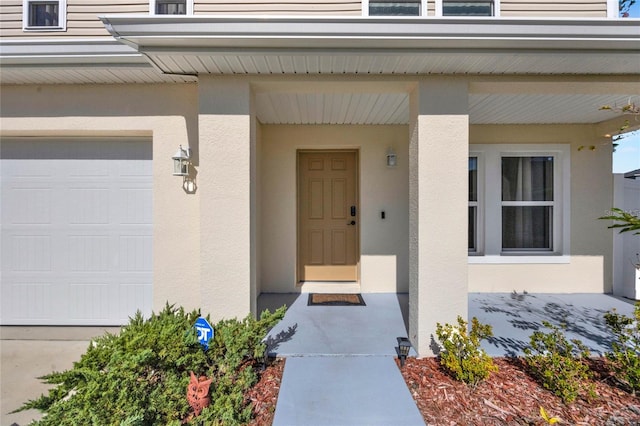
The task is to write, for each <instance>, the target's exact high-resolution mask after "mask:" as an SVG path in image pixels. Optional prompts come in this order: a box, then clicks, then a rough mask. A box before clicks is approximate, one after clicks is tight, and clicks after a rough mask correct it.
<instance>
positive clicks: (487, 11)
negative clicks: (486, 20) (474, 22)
mask: <svg viewBox="0 0 640 426" xmlns="http://www.w3.org/2000/svg"><path fill="white" fill-rule="evenodd" d="M493 15H494V4H493V0H442V16H493Z"/></svg>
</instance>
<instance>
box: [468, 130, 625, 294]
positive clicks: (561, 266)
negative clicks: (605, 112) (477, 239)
mask: <svg viewBox="0 0 640 426" xmlns="http://www.w3.org/2000/svg"><path fill="white" fill-rule="evenodd" d="M600 130H601V129H599V128H598V127H597V126H595V125H545V126H541V125H540V126H535V125H526V126H523V125H520V126H515V125H510V126H507V125H475V126H471V130H470V143H471V144H491V143H501V144H507V143H509V144H569V146H570V158H571V163H570V164H571V165H570V168H571V170H570V173H571V184H570V191H571V206H570V208H571V211H570V224H569V226H570V227H571V230H570V240H571V241H570V252H569V253H565V254H566V255H570V256H568V257H567V259H566V260H565V261H563V262H562V263H548V264H544V263H541V262H543V261H542V260H536V263H526V262H523V263H518V264H513V263H509V264H495V263H490V264H478V263H472V264H469V291H472V292H473V291H502V292H504V291H506V292H511V291H513V290H516V291H519V292H521V291H523V290H526V291H528V292H549V293H571V292H582V293H592V292H594V293H602V292H611V291H612V283H611V277H612V275H611V274H612V269H611V268H612V266H611V265H612V263H611V262H612V260H611V259H612V244H611V231H610V230H609V229H607V224H606V223H605V222H604V221H601V220H598V219H597V218H598V217H600V216H603V215H604V214H605V213H606V212H607V210H608V209H609V208H610V207H611V205H612V202H613V198H612V197H613V194H612V191H611V188H612V186H611V185H612V174H611V155H612V149H611V141H610V139H609V138H606V137H604V136H603V134H601V131H600ZM581 147H582V148H581ZM540 259H541V258H540ZM510 260H512V259H510Z"/></svg>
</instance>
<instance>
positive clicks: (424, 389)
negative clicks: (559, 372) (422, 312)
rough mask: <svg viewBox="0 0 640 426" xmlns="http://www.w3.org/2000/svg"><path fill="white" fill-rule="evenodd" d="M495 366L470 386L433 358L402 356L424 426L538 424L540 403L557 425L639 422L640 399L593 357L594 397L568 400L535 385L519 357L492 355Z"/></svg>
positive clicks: (406, 378)
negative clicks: (483, 379) (625, 390)
mask: <svg viewBox="0 0 640 426" xmlns="http://www.w3.org/2000/svg"><path fill="white" fill-rule="evenodd" d="M494 362H495V363H496V365H497V366H498V368H499V371H498V372H496V373H492V374H491V376H490V377H489V378H488V379H487V380H485V381H484V382H482V383H480V384H479V385H478V386H477V387H476V388H475V389H473V388H470V387H469V386H467V385H465V384H464V383H461V382H458V381H456V380H454V379H452V378H451V377H449V376H448V375H447V374H445V373H444V372H443V371H442V370H441V369H440V366H439V364H438V361H437V360H436V359H435V358H424V359H415V358H410V359H408V360H407V362H406V364H405V366H404V367H403V368H402V375H403V376H404V378H405V381H406V382H407V385H408V387H409V390H410V391H411V394H412V395H413V398H414V399H415V401H416V403H417V405H418V408H419V410H420V412H421V413H422V417H423V418H424V420H425V422H426V423H427V424H429V425H462V424H464V425H542V424H545V422H544V420H543V419H542V417H541V416H540V407H544V409H545V410H546V412H547V414H548V415H549V416H553V417H557V418H558V419H559V423H561V424H572V425H611V426H614V425H615V426H618V425H620V426H622V425H640V398H638V397H634V396H633V395H631V394H629V393H627V392H624V391H623V390H621V389H619V388H617V387H616V386H614V385H613V383H610V382H611V381H612V380H611V377H610V375H608V374H607V373H606V372H605V370H603V369H602V363H601V361H594V368H595V370H596V378H595V386H596V394H597V397H596V399H594V400H591V401H587V400H584V399H578V400H576V401H574V402H573V403H571V404H569V405H565V404H564V403H563V402H562V400H561V399H560V398H558V397H556V396H555V395H553V394H552V393H551V392H549V391H547V390H546V389H544V388H543V387H542V386H540V385H538V383H536V382H535V381H534V380H533V379H532V378H531V377H530V376H529V375H527V373H526V372H525V367H524V365H523V363H522V361H521V360H518V359H505V358H496V359H494Z"/></svg>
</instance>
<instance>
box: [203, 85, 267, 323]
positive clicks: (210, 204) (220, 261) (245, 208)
mask: <svg viewBox="0 0 640 426" xmlns="http://www.w3.org/2000/svg"><path fill="white" fill-rule="evenodd" d="M198 96H199V108H200V109H199V115H198V131H199V155H200V158H199V160H200V161H199V164H200V167H199V169H198V175H197V185H198V191H199V192H200V268H201V307H202V312H203V314H207V313H209V314H211V317H212V319H213V320H219V319H222V318H232V317H238V318H242V317H244V316H246V315H247V314H248V313H250V312H251V313H253V314H255V311H256V294H255V288H256V280H255V265H254V262H255V261H256V258H255V257H256V256H255V247H254V246H255V244H252V242H253V239H254V236H255V229H254V227H253V226H252V219H251V218H252V216H254V215H252V209H253V208H254V203H252V200H255V193H254V192H255V188H254V186H253V184H252V179H251V176H252V173H254V170H253V167H252V157H253V156H254V155H255V131H254V130H255V126H254V125H252V123H253V122H254V120H255V118H254V117H253V116H252V114H251V105H252V99H251V98H252V93H251V88H250V85H249V82H247V81H242V80H230V79H217V78H215V77H207V76H202V77H200V78H199V81H198Z"/></svg>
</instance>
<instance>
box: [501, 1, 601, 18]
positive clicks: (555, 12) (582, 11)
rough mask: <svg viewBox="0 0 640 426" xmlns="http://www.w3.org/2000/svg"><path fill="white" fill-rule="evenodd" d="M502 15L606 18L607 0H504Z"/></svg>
mask: <svg viewBox="0 0 640 426" xmlns="http://www.w3.org/2000/svg"><path fill="white" fill-rule="evenodd" d="M500 14H501V16H508V17H526V18H530V17H544V18H551V17H557V18H606V17H607V2H606V0H560V1H556V0H506V1H505V0H503V1H501V2H500Z"/></svg>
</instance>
